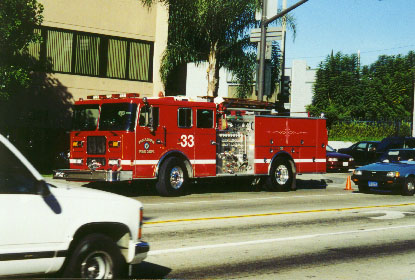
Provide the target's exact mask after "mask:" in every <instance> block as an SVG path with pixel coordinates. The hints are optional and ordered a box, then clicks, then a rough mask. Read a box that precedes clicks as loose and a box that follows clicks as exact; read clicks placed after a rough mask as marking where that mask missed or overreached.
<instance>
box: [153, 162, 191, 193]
mask: <svg viewBox="0 0 415 280" xmlns="http://www.w3.org/2000/svg"><path fill="white" fill-rule="evenodd" d="M187 183H188V176H187V171H186V167H185V166H184V163H183V161H182V160H180V159H178V158H175V157H172V158H168V159H166V161H165V162H164V163H163V164H162V166H161V168H160V173H159V178H158V181H157V184H156V189H157V191H158V193H159V194H160V195H162V196H179V195H182V194H183V193H184V191H185V189H186V186H187Z"/></svg>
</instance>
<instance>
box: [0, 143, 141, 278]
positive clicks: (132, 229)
mask: <svg viewBox="0 0 415 280" xmlns="http://www.w3.org/2000/svg"><path fill="white" fill-rule="evenodd" d="M142 220H143V207H142V204H141V203H140V202H138V201H136V200H134V199H131V198H127V197H123V196H120V195H115V194H110V193H107V192H103V191H98V190H92V189H87V188H78V187H69V186H65V185H62V186H53V185H51V184H48V183H46V182H45V180H44V179H43V177H42V176H41V175H40V174H39V173H38V172H37V171H36V169H35V168H34V167H33V166H32V165H31V164H30V163H29V162H28V161H27V159H26V158H25V157H24V156H23V155H22V154H21V153H20V152H19V151H18V150H17V149H16V148H15V147H14V146H13V145H12V144H11V143H10V142H9V141H8V140H7V139H6V138H5V137H3V136H2V135H0V221H1V230H0V277H4V276H16V275H39V274H48V273H58V274H57V275H59V276H60V277H65V278H93V279H108V278H120V277H124V276H126V273H127V271H128V267H127V265H128V264H137V263H140V262H141V261H142V260H143V259H144V258H145V257H146V256H147V252H148V251H149V245H148V243H146V242H144V241H141V229H142Z"/></svg>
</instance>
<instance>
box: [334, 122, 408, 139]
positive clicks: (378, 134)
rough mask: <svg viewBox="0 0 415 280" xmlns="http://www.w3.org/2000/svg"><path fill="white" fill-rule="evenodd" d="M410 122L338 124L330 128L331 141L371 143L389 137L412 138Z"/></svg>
mask: <svg viewBox="0 0 415 280" xmlns="http://www.w3.org/2000/svg"><path fill="white" fill-rule="evenodd" d="M410 135H411V123H409V122H404V121H400V122H363V121H350V122H338V123H335V124H333V125H332V126H331V127H330V128H328V137H329V140H330V141H351V142H357V141H365V140H366V141H369V140H378V141H380V140H382V139H383V138H385V137H389V136H410Z"/></svg>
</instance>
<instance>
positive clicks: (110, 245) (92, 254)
mask: <svg viewBox="0 0 415 280" xmlns="http://www.w3.org/2000/svg"><path fill="white" fill-rule="evenodd" d="M126 270H127V267H126V263H125V260H124V257H123V256H122V255H121V252H120V249H119V248H118V246H117V244H115V243H114V241H112V239H110V238H109V237H107V236H105V235H102V234H91V235H88V236H86V237H85V238H84V239H82V240H81V241H80V242H79V243H78V244H77V246H76V247H75V249H74V251H73V252H72V254H71V255H70V256H69V259H68V263H67V264H66V266H65V268H64V270H63V275H62V276H63V277H64V278H89V279H115V278H122V277H123V276H125V275H126V272H127V271H126Z"/></svg>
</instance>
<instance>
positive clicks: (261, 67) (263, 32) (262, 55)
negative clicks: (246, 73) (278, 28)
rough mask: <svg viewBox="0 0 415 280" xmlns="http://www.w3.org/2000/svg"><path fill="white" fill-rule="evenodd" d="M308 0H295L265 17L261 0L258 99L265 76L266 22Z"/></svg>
mask: <svg viewBox="0 0 415 280" xmlns="http://www.w3.org/2000/svg"><path fill="white" fill-rule="evenodd" d="M307 1H308V0H302V1H299V2H297V3H296V4H294V5H292V6H291V7H289V8H288V9H285V10H283V11H282V12H281V13H278V14H276V15H275V16H273V17H271V18H269V19H267V18H266V10H267V6H266V5H267V4H266V2H267V1H266V0H262V18H261V42H260V44H261V48H260V55H259V70H258V81H257V82H258V100H259V101H262V99H263V96H264V77H265V50H266V45H265V44H266V28H267V26H268V24H270V23H271V22H273V21H274V20H276V19H278V18H280V17H282V16H284V15H286V14H287V13H289V12H291V11H292V10H294V9H295V8H297V7H298V6H300V5H302V4H304V3H305V2H307Z"/></svg>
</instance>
